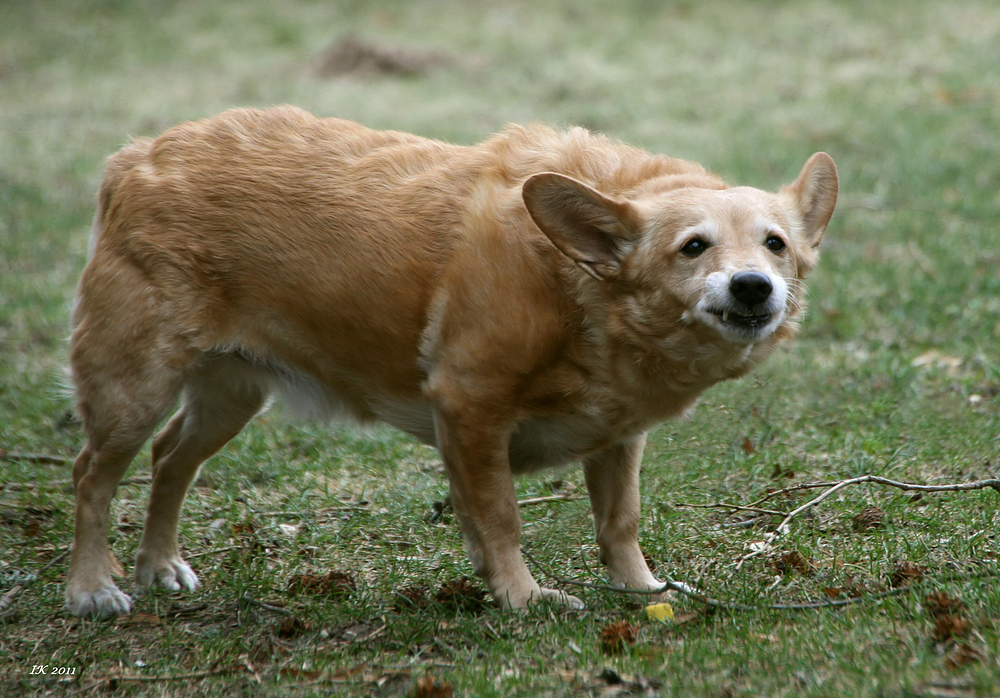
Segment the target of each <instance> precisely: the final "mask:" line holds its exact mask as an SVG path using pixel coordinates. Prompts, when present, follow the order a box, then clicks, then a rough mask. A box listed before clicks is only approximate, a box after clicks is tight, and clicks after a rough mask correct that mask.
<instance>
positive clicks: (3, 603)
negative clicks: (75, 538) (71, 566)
mask: <svg viewBox="0 0 1000 698" xmlns="http://www.w3.org/2000/svg"><path fill="white" fill-rule="evenodd" d="M67 555H69V551H68V550H64V551H63V552H61V553H59V554H58V555H56V556H55V557H54V558H52V559H51V560H49V561H48V562H47V563H45V565H44V566H43V567H42V568H41V569H40V570H38V572H36V573H35V576H33V577H31V578H30V579H27V580H25V581H24V582H23V583H21V584H16V585H15V586H13V587H11V588H10V589H8V590H7V592H6V593H4V595H3V596H0V623H2V622H3V621H5V620H6V619H7V617H8V616H9V615H11V614H12V613H16V611H10V610H7V609H8V608H9V607H10V606H11V605H12V604H13V603H14V601H15V600H16V599H17V597H18V595H19V594H20V593H21V592H22V591H24V590H25V589H26V588H28V586H30V585H31V584H32V582H34V581H36V580H37V579H38V578H39V577H41V576H42V574H43V573H45V572H47V571H48V570H49V568H50V567H52V566H53V565H56V564H58V563H59V562H61V561H62V559H63V558H64V557H66V556H67Z"/></svg>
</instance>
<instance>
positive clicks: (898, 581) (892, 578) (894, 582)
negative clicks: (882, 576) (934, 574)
mask: <svg viewBox="0 0 1000 698" xmlns="http://www.w3.org/2000/svg"><path fill="white" fill-rule="evenodd" d="M926 573H927V568H926V567H924V566H923V565H918V564H916V563H914V562H907V561H905V560H904V561H902V562H898V563H896V569H894V570H893V571H892V574H891V575H889V585H890V586H892V588H893V589H898V588H899V587H905V586H908V585H910V584H912V583H913V582H919V581H920V580H921V579H923V578H924V574H926Z"/></svg>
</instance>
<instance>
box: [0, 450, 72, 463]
mask: <svg viewBox="0 0 1000 698" xmlns="http://www.w3.org/2000/svg"><path fill="white" fill-rule="evenodd" d="M0 461H7V462H12V463H13V462H21V463H42V464H44V465H69V464H70V463H72V462H73V459H72V458H66V457H64V456H53V455H51V454H48V453H11V452H10V451H4V450H3V449H0Z"/></svg>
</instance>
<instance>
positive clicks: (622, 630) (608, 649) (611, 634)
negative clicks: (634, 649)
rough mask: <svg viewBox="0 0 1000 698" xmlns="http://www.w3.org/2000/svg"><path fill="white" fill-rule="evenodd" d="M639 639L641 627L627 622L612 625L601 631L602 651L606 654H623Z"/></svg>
mask: <svg viewBox="0 0 1000 698" xmlns="http://www.w3.org/2000/svg"><path fill="white" fill-rule="evenodd" d="M638 638H639V626H638V625H634V624H632V623H630V622H629V621H627V620H620V621H618V622H617V623H611V624H610V625H607V626H605V627H604V629H603V630H601V649H603V650H604V652H605V653H606V654H621V653H622V652H624V651H625V650H626V649H628V648H630V647H631V646H632V645H634V644H635V641H636V640H637V639H638Z"/></svg>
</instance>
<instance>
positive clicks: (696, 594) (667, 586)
mask: <svg viewBox="0 0 1000 698" xmlns="http://www.w3.org/2000/svg"><path fill="white" fill-rule="evenodd" d="M522 552H523V553H524V556H525V557H526V558H528V560H530V561H531V563H532V564H533V565H535V566H536V567H538V568H539V569H540V570H541V571H542V572H543V573H545V575H546V576H547V577H549V578H550V579H552V580H553V581H554V582H556V583H557V584H563V585H567V586H575V587H579V588H582V589H592V590H594V591H606V592H608V591H609V592H614V593H616V594H635V595H642V596H657V595H659V594H663V593H665V592H668V591H676V592H678V593H680V594H684V595H685V596H687V597H690V598H692V599H694V600H695V601H699V602H701V603H703V604H705V605H706V606H710V607H712V608H717V609H721V610H726V611H762V610H777V611H805V610H810V609H816V608H836V607H839V606H850V605H851V604H856V603H861V602H864V601H879V600H881V599H886V598H889V597H891V596H900V595H902V594H907V593H909V592H910V591H913V590H914V589H916V588H919V587H921V586H926V585H928V584H932V583H938V584H940V583H943V582H954V581H959V580H965V579H978V578H981V577H997V576H1000V568H993V569H989V570H983V571H980V572H972V573H965V574H962V573H958V574H953V575H948V576H945V577H941V578H938V579H931V578H925V579H922V580H918V581H915V582H913V583H912V584H908V585H906V586H901V587H897V588H895V589H889V590H888V591H881V592H877V593H872V594H861V595H859V596H851V597H848V598H845V599H830V600H828V601H807V602H804V603H770V604H740V603H733V602H731V601H722V600H721V599H716V598H713V597H711V596H708V595H707V594H703V593H701V592H700V591H697V590H696V589H694V588H693V587H691V586H689V585H687V584H685V583H684V582H678V581H674V580H672V579H668V580H667V581H665V582H664V583H663V586H661V587H660V588H658V589H626V588H622V587H615V586H611V585H610V584H599V583H594V582H583V581H580V580H577V579H567V578H565V577H560V576H559V575H557V574H554V573H553V572H552V571H551V570H548V569H546V568H545V567H544V566H543V565H542V564H540V563H539V562H538V560H537V559H535V557H534V556H533V555H532V554H531V553H529V552H528V551H527V550H524V549H523V548H522Z"/></svg>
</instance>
